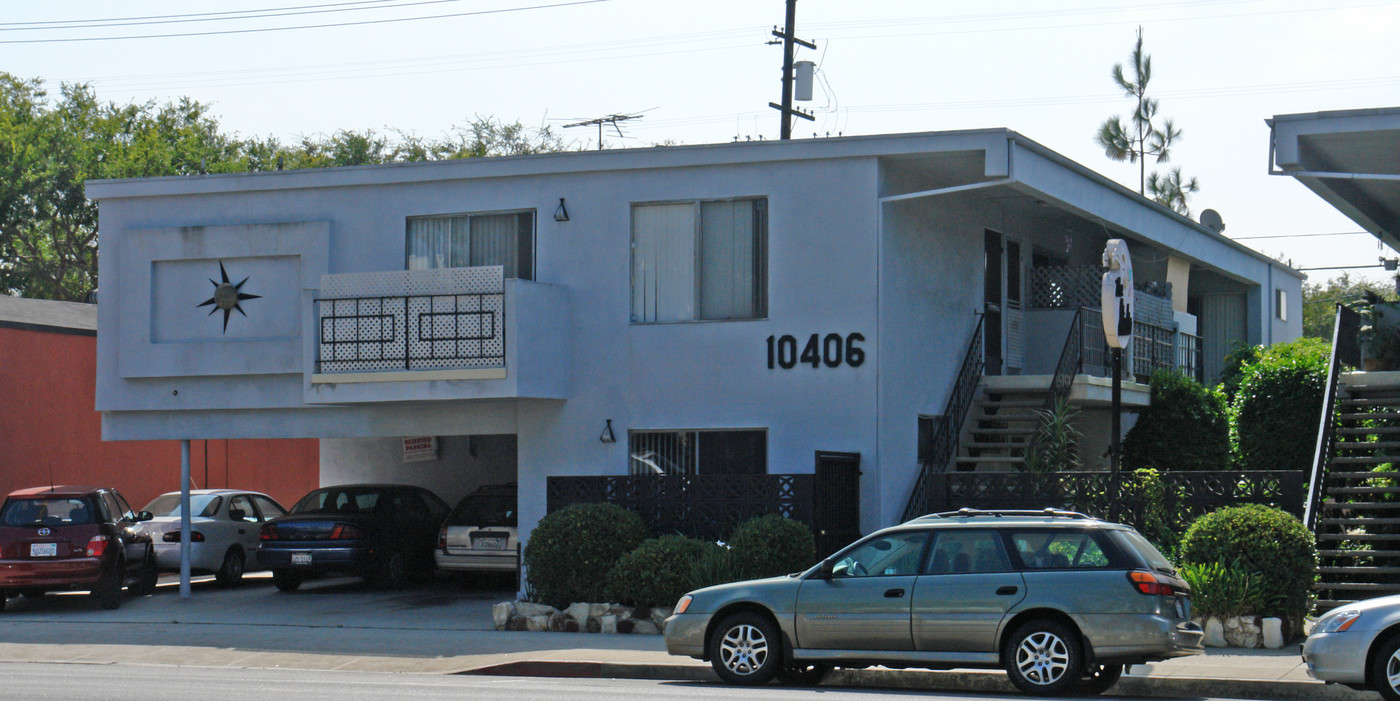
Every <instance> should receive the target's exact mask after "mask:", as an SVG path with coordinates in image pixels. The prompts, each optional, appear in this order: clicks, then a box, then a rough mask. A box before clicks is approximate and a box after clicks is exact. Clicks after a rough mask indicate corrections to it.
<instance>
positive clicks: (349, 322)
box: [315, 266, 506, 375]
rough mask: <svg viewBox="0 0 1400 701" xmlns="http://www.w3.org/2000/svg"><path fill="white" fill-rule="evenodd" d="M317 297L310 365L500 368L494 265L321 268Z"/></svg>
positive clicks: (501, 300) (500, 302) (502, 348)
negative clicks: (353, 271)
mask: <svg viewBox="0 0 1400 701" xmlns="http://www.w3.org/2000/svg"><path fill="white" fill-rule="evenodd" d="M321 292H322V296H321V297H320V298H318V299H317V300H316V322H317V335H318V338H317V354H316V370H315V371H316V373H317V374H318V375H334V374H342V373H383V372H403V371H419V370H474V369H488V368H491V369H494V368H504V367H505V362H506V333H505V328H506V326H505V309H506V302H505V281H504V278H503V271H502V269H501V267H499V266H492V267H481V268H452V269H444V270H415V271H394V272H390V273H372V274H358V275H328V276H326V279H325V280H324V281H323V283H322V291H321Z"/></svg>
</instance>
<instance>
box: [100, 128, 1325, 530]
mask: <svg viewBox="0 0 1400 701" xmlns="http://www.w3.org/2000/svg"><path fill="white" fill-rule="evenodd" d="M88 195H89V196H90V197H92V198H94V199H96V200H98V201H99V203H100V211H101V237H100V241H101V270H100V275H101V282H102V297H101V306H102V313H101V316H100V320H101V322H100V327H99V335H98V338H99V344H100V357H99V364H98V389H97V404H98V408H99V409H100V410H101V412H102V416H103V430H104V436H105V437H106V438H107V439H109V440H137V439H158V438H160V439H165V438H175V439H203V438H242V437H303V438H319V439H321V451H320V460H321V468H320V471H321V474H320V481H321V483H323V484H330V483H338V482H348V481H361V480H374V481H394V482H411V483H418V484H422V485H424V486H428V487H430V488H432V489H434V490H435V491H437V492H438V493H439V494H440V495H442V496H443V497H444V498H445V499H448V500H452V499H455V498H457V497H459V496H461V495H462V494H463V493H465V492H466V491H468V490H470V489H472V488H473V487H475V486H477V485H481V484H492V483H501V482H512V481H513V482H518V483H519V488H520V491H519V493H520V497H519V498H520V510H521V532H522V533H528V531H529V529H530V527H531V526H532V525H533V524H534V523H535V522H536V521H537V520H538V519H539V518H540V517H541V516H543V515H544V513H545V508H546V488H547V478H548V477H551V476H567V475H627V474H697V475H706V476H708V475H736V476H737V475H751V474H780V473H781V474H816V475H817V478H818V479H817V485H818V486H817V492H818V493H817V495H816V498H817V500H818V501H819V502H821V503H825V504H831V503H837V502H839V503H840V504H843V505H844V506H841V507H840V508H838V509H836V510H835V511H830V510H828V513H827V514H826V515H825V516H822V518H825V519H835V520H841V519H844V520H846V522H847V523H846V525H844V526H840V525H833V528H835V529H836V530H839V531H842V532H843V533H844V532H850V531H853V530H856V529H857V528H858V529H859V530H861V531H868V530H871V529H874V528H876V527H879V526H883V525H886V524H889V523H891V522H894V521H896V520H898V519H900V517H901V515H902V514H903V512H904V510H905V508H906V505H907V504H908V503H909V501H910V497H911V492H912V491H913V490H914V485H915V481H916V479H917V477H918V475H919V472H920V469H921V448H920V433H921V421H920V417H921V416H922V417H926V420H925V421H924V422H922V425H923V426H924V428H925V429H926V430H927V429H928V425H929V424H930V423H938V422H930V421H929V420H927V417H936V416H940V415H941V414H943V413H944V412H945V409H944V407H945V406H948V404H949V402H948V400H949V397H950V394H953V393H954V392H955V390H956V387H957V386H958V385H959V379H960V377H962V379H963V382H962V385H963V386H968V381H967V378H966V377H963V376H966V375H969V373H968V372H967V371H966V370H965V365H966V364H965V362H964V360H965V358H970V357H972V356H973V355H975V356H976V358H977V361H978V362H977V363H976V365H978V366H980V367H976V368H974V370H975V372H973V373H971V375H972V376H973V377H972V383H973V385H974V386H975V385H978V384H980V385H981V389H980V392H981V393H982V394H983V395H997V396H999V395H1000V394H1001V393H1002V392H1003V391H1006V392H1011V391H1030V390H1039V391H1040V392H1042V393H1043V392H1044V391H1045V388H1046V387H1047V386H1048V385H1049V384H1050V378H1051V377H1052V376H1053V375H1054V374H1055V370H1056V367H1057V365H1059V364H1060V361H1061V359H1062V356H1064V355H1065V353H1064V349H1065V348H1066V340H1067V338H1069V337H1070V336H1071V335H1072V334H1071V333H1070V332H1071V324H1072V320H1077V321H1075V322H1074V323H1075V324H1076V328H1078V330H1079V334H1080V335H1079V337H1080V338H1081V339H1083V340H1082V342H1081V343H1080V344H1079V346H1078V347H1077V348H1082V349H1077V350H1076V351H1075V352H1076V354H1077V355H1076V358H1075V359H1076V361H1077V362H1076V363H1075V364H1073V366H1072V367H1073V368H1074V369H1073V371H1072V372H1071V375H1075V376H1076V377H1075V378H1074V380H1075V381H1074V383H1073V389H1072V391H1071V392H1070V398H1071V400H1072V401H1074V402H1076V403H1077V405H1078V406H1079V407H1081V409H1082V414H1081V416H1080V421H1081V422H1082V423H1083V424H1084V428H1085V433H1086V435H1087V436H1088V438H1087V440H1090V441H1098V443H1100V444H1103V443H1105V442H1106V440H1107V428H1106V426H1107V421H1106V417H1107V409H1106V401H1107V400H1106V398H1107V389H1106V388H1107V386H1108V381H1107V380H1106V379H1105V377H1104V376H1105V375H1106V374H1107V373H1106V371H1105V370H1104V369H1103V362H1104V361H1103V352H1102V345H1103V344H1102V332H1101V331H1098V330H1096V327H1095V326H1094V324H1093V321H1092V319H1093V315H1092V314H1089V313H1083V314H1078V315H1076V310H1078V309H1079V308H1081V307H1084V306H1090V307H1094V308H1096V307H1097V306H1098V295H1099V292H1098V290H1099V272H1100V271H1099V264H1100V256H1101V253H1102V251H1103V249H1104V244H1105V242H1106V241H1107V240H1109V239H1115V238H1118V239H1124V240H1126V241H1127V242H1128V244H1129V247H1130V249H1131V253H1132V258H1133V264H1134V270H1135V275H1136V279H1137V281H1138V283H1139V287H1140V288H1142V289H1141V291H1140V292H1139V296H1138V307H1139V309H1140V311H1139V325H1138V327H1139V334H1140V338H1139V339H1136V340H1135V343H1134V348H1133V349H1132V351H1131V352H1130V368H1131V369H1130V371H1129V372H1131V374H1132V375H1133V376H1135V377H1137V378H1138V379H1142V378H1144V377H1145V376H1146V375H1147V374H1148V373H1150V371H1151V370H1152V369H1155V368H1159V367H1168V368H1177V369H1182V370H1183V371H1186V372H1190V373H1192V374H1195V375H1198V376H1202V377H1205V378H1208V379H1209V378H1212V377H1213V376H1214V375H1215V374H1216V373H1218V371H1219V368H1220V362H1221V358H1222V357H1223V356H1224V355H1225V353H1226V352H1228V350H1229V349H1230V347H1231V344H1232V343H1233V342H1235V341H1245V342H1250V343H1258V342H1265V343H1267V342H1275V341H1283V340H1289V339H1292V338H1294V337H1296V336H1298V335H1299V333H1300V330H1301V313H1300V312H1301V308H1300V307H1301V293H1300V275H1299V274H1298V273H1296V272H1295V271H1293V270H1291V269H1289V268H1288V267H1286V266H1284V265H1283V264H1281V263H1278V262H1277V261H1274V260H1272V259H1270V258H1268V257H1267V256H1264V255H1261V254H1259V253H1257V252H1255V251H1253V250H1250V249H1248V248H1246V247H1244V246H1241V245H1239V244H1237V243H1235V242H1233V241H1231V240H1229V239H1227V238H1225V237H1224V236H1222V235H1221V234H1219V233H1218V232H1217V231H1215V230H1213V229H1211V228H1208V227H1205V226H1202V225H1201V224H1198V223H1197V222H1195V221H1192V220H1190V219H1187V218H1185V217H1182V216H1179V215H1177V214H1175V213H1173V212H1171V211H1170V210H1168V209H1166V208H1163V207H1160V206H1158V205H1156V204H1153V203H1150V202H1148V201H1147V200H1144V199H1143V198H1142V197H1140V196H1139V195H1138V194H1137V193H1134V192H1132V191H1130V190H1128V189H1126V188H1123V187H1121V186H1119V185H1117V184H1115V183H1113V182H1112V181H1110V180H1108V179H1106V178H1104V177H1103V176H1100V175H1098V174H1096V173H1094V172H1092V171H1090V170H1089V169H1087V168H1085V167H1083V166H1081V165H1079V164H1076V163H1074V162H1072V161H1070V160H1068V159H1066V158H1064V157H1063V156H1060V155H1059V154H1057V153H1055V152H1053V151H1051V150H1049V149H1047V148H1045V147H1043V146H1041V145H1039V144H1037V143H1035V142H1033V141H1031V140H1029V139H1027V138H1025V137H1024V136H1021V135H1020V134H1017V133H1015V132H1011V131H1007V130H1002V129H988V130H977V131H962V132H946V133H922V134H899V135H887V136H867V137H845V138H837V139H821V140H807V141H787V142H757V143H736V144H723V145H706V146H676V147H658V148H649V149H628V150H615V151H598V152H579V153H564V154H553V155H540V156H527V157H518V158H489V159H487V158H482V159H466V160H456V161H445V162H431V163H416V164H402V165H390V166H379V167H362V168H340V169H328V170H303V171H288V172H276V173H259V174H240V175H209V176H200V177H184V178H155V179H141V180H122V181H98V182H91V183H89V184H88ZM1096 333H1097V334H1098V336H1097V340H1095V339H1096V337H1095V336H1094V334H1096ZM969 349H971V351H972V352H971V354H970V353H969ZM968 367H970V366H968ZM1129 379H1132V378H1131V377H1130V378H1129ZM998 383H1000V384H998ZM1127 394H1128V395H1129V403H1130V404H1132V403H1136V404H1137V405H1139V406H1140V405H1141V404H1142V403H1143V402H1145V401H1146V393H1145V387H1143V386H1140V385H1135V384H1132V383H1131V382H1130V383H1129V390H1128V392H1127ZM1039 401H1040V400H1039V399H1038V398H1033V399H1030V400H1029V401H1022V402H1020V403H1021V404H1022V405H1026V406H1029V405H1032V404H1038V402H1039ZM943 423H946V422H943ZM958 423H961V421H960V420H959V422H958ZM969 430H970V429H969ZM986 430H987V431H991V433H990V434H987V435H995V434H996V431H992V430H991V429H986ZM1006 433H1007V434H1010V433H1012V430H1011V429H1010V428H1007V430H1006ZM422 437H431V438H432V440H427V441H424V440H412V441H407V442H406V441H405V439H406V438H422ZM958 438H959V440H960V441H961V442H962V443H964V444H965V445H964V446H963V448H962V450H961V455H962V457H959V458H958V459H957V460H956V461H953V462H949V463H947V465H948V469H1016V463H1017V460H1018V458H1016V457H1015V456H1014V455H1012V454H1010V453H1005V452H1004V451H1003V452H998V451H995V450H993V449H992V448H990V447H989V445H990V444H989V443H988V441H995V440H996V439H994V438H988V437H986V435H971V434H962V435H959V436H958ZM1006 440H1009V439H1006ZM927 441H928V439H927V436H925V442H927ZM968 445H972V446H974V447H972V448H969V447H968ZM425 448H426V450H425ZM1084 453H1085V454H1086V455H1091V456H1095V459H1096V456H1097V455H1098V454H1099V453H1101V450H1086V451H1084ZM989 456H992V457H989ZM994 456H1000V457H999V458H998V457H994ZM923 461H924V462H927V461H928V458H927V456H924V459H923ZM823 485H825V486H823ZM254 486H255V485H254ZM857 524H858V525H857ZM818 525H819V527H820V526H821V524H818Z"/></svg>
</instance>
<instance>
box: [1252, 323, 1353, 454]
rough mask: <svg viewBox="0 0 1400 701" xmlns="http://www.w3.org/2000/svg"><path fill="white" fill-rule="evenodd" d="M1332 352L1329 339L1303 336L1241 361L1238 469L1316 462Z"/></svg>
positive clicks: (1263, 350)
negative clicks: (1320, 421) (1318, 428)
mask: <svg viewBox="0 0 1400 701" xmlns="http://www.w3.org/2000/svg"><path fill="white" fill-rule="evenodd" d="M1330 352H1331V345H1330V344H1329V343H1327V342H1326V341H1322V340H1319V339H1316V338H1299V339H1297V340H1294V341H1290V342H1288V343H1276V344H1274V345H1272V346H1269V347H1268V348H1263V349H1260V350H1259V351H1258V353H1257V357H1256V358H1255V359H1254V360H1253V361H1251V362H1249V363H1247V364H1245V365H1244V366H1243V369H1242V371H1241V379H1240V385H1239V389H1238V390H1237V391H1236V393H1235V398H1234V403H1233V405H1232V406H1231V409H1230V419H1231V426H1230V430H1231V435H1232V437H1233V438H1234V444H1235V449H1236V451H1237V455H1236V457H1237V460H1238V465H1239V467H1240V469H1244V470H1306V469H1309V468H1310V467H1311V466H1312V457H1313V450H1314V448H1315V447H1316V446H1315V445H1314V441H1315V440H1316V437H1317V434H1316V426H1317V422H1318V420H1319V419H1320V418H1321V408H1322V396H1323V392H1324V390H1325V385H1326V384H1327V368H1328V360H1329V354H1330Z"/></svg>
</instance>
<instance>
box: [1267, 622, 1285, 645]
mask: <svg viewBox="0 0 1400 701" xmlns="http://www.w3.org/2000/svg"><path fill="white" fill-rule="evenodd" d="M1264 647H1266V648H1269V649H1270V650H1281V649H1283V621H1282V620H1281V619H1278V618H1265V619H1264Z"/></svg>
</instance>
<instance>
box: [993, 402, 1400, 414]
mask: <svg viewBox="0 0 1400 701" xmlns="http://www.w3.org/2000/svg"><path fill="white" fill-rule="evenodd" d="M977 403H978V404H979V405H980V406H990V407H1004V408H1012V407H1014V408H1018V409H1019V408H1025V409H1040V408H1041V407H1043V406H1045V400H1043V399H1036V398H1034V397H1029V398H1025V399H979V400H977ZM1397 416H1400V414H1397Z"/></svg>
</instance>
